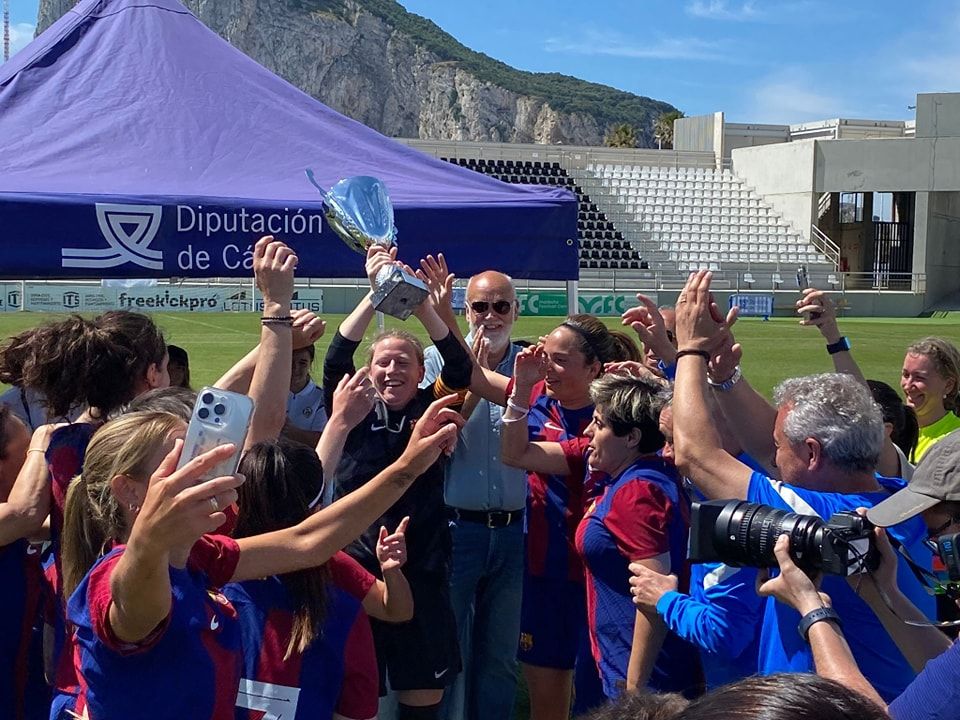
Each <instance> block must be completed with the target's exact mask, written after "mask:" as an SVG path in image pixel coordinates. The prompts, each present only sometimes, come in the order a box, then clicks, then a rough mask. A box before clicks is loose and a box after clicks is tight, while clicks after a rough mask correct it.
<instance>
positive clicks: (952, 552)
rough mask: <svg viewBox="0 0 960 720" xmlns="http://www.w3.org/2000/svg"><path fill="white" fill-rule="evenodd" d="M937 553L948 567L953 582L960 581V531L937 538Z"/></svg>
mask: <svg viewBox="0 0 960 720" xmlns="http://www.w3.org/2000/svg"><path fill="white" fill-rule="evenodd" d="M937 554H938V555H940V559H941V560H943V566H944V567H945V568H946V569H947V577H948V578H949V579H950V581H951V582H957V581H960V533H950V534H949V535H941V536H939V537H938V538H937Z"/></svg>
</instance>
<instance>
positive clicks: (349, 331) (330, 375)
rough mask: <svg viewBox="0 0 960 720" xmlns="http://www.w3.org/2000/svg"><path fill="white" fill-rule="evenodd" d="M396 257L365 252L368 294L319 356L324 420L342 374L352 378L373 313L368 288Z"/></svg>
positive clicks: (373, 249) (379, 251)
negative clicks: (324, 411) (320, 360)
mask: <svg viewBox="0 0 960 720" xmlns="http://www.w3.org/2000/svg"><path fill="white" fill-rule="evenodd" d="M396 254H397V251H396V248H395V247H394V248H391V249H390V251H387V250H385V249H384V248H382V247H380V246H379V245H373V246H371V247H370V249H369V250H368V251H367V262H366V266H365V268H366V273H367V280H368V281H369V282H370V287H371V292H370V293H367V294H366V295H365V296H364V297H363V298H361V300H360V302H359V303H357V306H356V307H355V308H354V309H353V312H351V313H350V314H349V315H347V317H346V318H344V320H343V322H342V323H340V327H339V328H338V329H337V332H336V333H335V334H334V336H333V339H332V340H331V341H330V346H329V347H328V348H327V352H326V354H325V355H324V356H323V382H322V385H323V404H324V409H325V410H326V411H327V416H328V417H329V416H330V415H332V414H333V390H334V388H336V387H337V385H338V383H339V382H340V380H342V379H343V376H344V375H353V372H354V370H356V366H355V365H354V360H353V355H354V353H355V352H356V351H357V348H358V347H360V343H361V342H362V341H363V336H364V334H365V333H366V332H367V328H368V327H369V326H370V321H371V320H373V316H374V315H375V314H376V310H374V308H373V302H372V301H371V298H372V297H373V294H372V293H373V291H372V288H373V287H374V285H375V283H376V279H377V273H378V272H380V269H381V268H383V267H384V266H386V265H389V264H390V263H392V262H393V258H394V257H395V256H396ZM321 439H322V438H321Z"/></svg>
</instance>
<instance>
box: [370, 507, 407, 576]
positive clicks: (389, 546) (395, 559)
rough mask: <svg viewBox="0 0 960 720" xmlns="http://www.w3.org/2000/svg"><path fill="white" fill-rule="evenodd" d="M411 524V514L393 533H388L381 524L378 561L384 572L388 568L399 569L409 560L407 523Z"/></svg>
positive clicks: (378, 540)
mask: <svg viewBox="0 0 960 720" xmlns="http://www.w3.org/2000/svg"><path fill="white" fill-rule="evenodd" d="M409 524H410V516H409V515H408V516H406V517H404V518H403V520H401V521H400V524H399V525H397V529H396V530H395V531H394V532H393V533H392V534H389V535H388V534H387V529H386V528H385V527H384V526H383V525H381V526H380V536H379V537H378V538H377V561H378V562H379V563H380V569H381V570H382V571H383V572H387V571H388V570H399V569H400V568H402V567H403V566H404V564H406V562H407V537H406V532H407V525H409Z"/></svg>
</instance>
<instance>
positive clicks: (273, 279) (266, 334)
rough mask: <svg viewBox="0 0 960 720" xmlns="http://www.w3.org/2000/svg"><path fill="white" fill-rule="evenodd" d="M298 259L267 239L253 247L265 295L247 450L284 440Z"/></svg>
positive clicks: (256, 273) (255, 267)
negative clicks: (293, 299)
mask: <svg viewBox="0 0 960 720" xmlns="http://www.w3.org/2000/svg"><path fill="white" fill-rule="evenodd" d="M296 267H297V256H296V255H295V254H294V252H293V250H291V249H290V248H289V247H287V246H286V245H285V244H284V243H282V242H279V241H277V240H274V239H273V237H271V236H269V235H268V236H267V237H263V238H260V240H258V241H257V244H256V245H255V246H254V248H253V272H254V277H256V280H257V287H258V288H259V289H260V292H261V293H262V294H263V319H262V320H261V327H260V355H259V357H258V358H257V364H256V367H255V368H254V371H253V379H252V380H251V381H250V398H251V399H252V400H253V408H254V409H253V417H252V418H251V420H250V431H249V432H248V433H247V439H246V441H245V442H244V450H246V449H248V448H250V447H251V446H253V445H255V444H256V443H258V442H261V441H262V440H273V439H276V438H277V437H279V435H280V431H281V430H282V429H283V424H284V422H286V419H287V395H288V394H289V392H290V365H291V361H292V357H293V355H292V353H293V331H292V324H293V321H292V319H289V318H290V299H291V298H292V297H293V272H294V270H295V269H296Z"/></svg>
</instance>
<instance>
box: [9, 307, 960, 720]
mask: <svg viewBox="0 0 960 720" xmlns="http://www.w3.org/2000/svg"><path fill="white" fill-rule="evenodd" d="M54 317H56V316H53V315H43V314H35V313H17V314H8V315H0V337H7V336H9V335H10V334H12V333H16V332H19V331H20V330H23V329H25V328H29V327H32V326H34V325H37V324H39V323H42V322H45V321H47V320H50V319H52V318H54ZM325 319H326V320H327V328H328V332H327V334H326V335H325V336H324V337H323V338H322V339H321V341H320V343H319V347H318V350H319V352H318V356H319V357H322V354H323V351H324V350H325V349H326V346H327V344H328V343H329V341H330V338H331V337H332V336H333V332H334V329H335V328H336V326H337V324H338V323H339V322H340V321H341V320H342V319H343V316H342V315H331V316H327V317H326V318H325ZM156 320H157V322H158V323H159V324H160V326H161V327H162V328H163V331H164V333H165V334H166V336H167V339H168V341H169V342H171V343H174V344H177V345H181V346H182V347H184V348H186V349H187V351H188V352H189V353H190V364H191V378H192V382H193V386H194V387H197V388H198V387H201V386H203V385H208V384H210V383H213V382H214V381H215V380H216V379H217V378H218V377H219V376H220V375H221V374H222V373H223V372H224V371H225V370H226V369H227V368H229V367H230V365H231V364H232V363H233V362H235V361H236V360H237V359H238V358H240V357H241V356H242V355H243V354H244V353H246V352H247V351H248V350H249V349H250V348H251V347H253V345H254V344H255V343H256V342H257V339H258V337H259V323H258V318H257V317H256V316H255V315H253V314H237V313H220V314H213V313H209V314H208V313H192V314H188V313H169V314H160V315H157V316H156ZM561 321H562V318H557V317H525V318H520V320H519V321H518V322H517V325H516V328H515V332H514V336H515V337H516V338H518V339H526V340H535V339H536V338H537V337H539V336H540V335H543V334H545V333H547V332H549V331H550V330H551V329H553V328H554V327H556V326H557V325H558V324H559V323H560V322H561ZM395 322H396V321H393V320H392V319H389V318H388V325H391V326H392V325H393V324H394V323H395ZM606 322H607V323H608V324H609V325H610V326H616V325H618V323H619V320H618V319H616V318H607V319H606ZM397 324H399V323H397ZM406 327H408V328H409V329H410V330H411V331H413V332H414V333H416V334H417V335H418V336H419V337H421V338H425V336H426V334H425V333H424V332H423V329H422V328H421V327H420V326H419V324H418V323H417V322H416V321H410V322H409V323H407V324H406ZM841 330H842V331H843V332H844V333H845V334H846V335H847V336H848V337H849V338H850V341H851V343H852V344H853V351H854V354H855V357H856V358H857V360H858V362H859V363H860V366H861V368H862V369H863V371H864V374H865V375H866V376H867V377H868V378H875V379H878V380H883V381H885V382H887V383H889V384H891V385H892V386H893V387H895V388H898V387H899V384H898V383H899V377H900V365H901V362H902V360H903V353H904V349H905V348H906V346H907V345H908V344H909V343H910V342H912V341H914V340H916V339H918V338H921V337H924V336H927V335H941V336H943V337H946V338H949V339H951V340H952V341H953V342H954V343H958V344H960V317H957V316H956V315H955V316H951V317H948V318H945V319H944V318H938V319H883V318H870V319H845V320H843V321H842V322H841ZM372 334H373V332H371V333H370V335H371V336H372ZM736 335H737V339H738V341H739V342H741V343H742V344H743V346H744V360H743V366H744V372H745V373H746V375H747V376H748V377H749V378H750V380H751V382H752V383H753V384H754V386H755V387H756V388H757V389H759V390H760V391H761V392H764V393H766V394H768V395H769V394H770V392H771V390H772V388H773V386H774V385H775V384H776V383H777V382H778V381H780V380H782V379H783V378H786V377H791V376H795V375H803V374H809V373H815V372H828V371H830V370H831V369H832V365H831V363H830V357H829V356H828V355H827V353H826V352H825V351H824V348H823V345H824V343H823V340H822V339H821V337H820V334H819V332H817V331H816V329H814V328H803V327H800V326H799V325H798V324H797V323H796V321H794V320H792V319H787V318H775V319H773V320H770V321H769V322H763V321H761V320H759V319H754V318H746V319H743V320H741V321H740V322H738V323H737V326H736ZM319 372H320V367H319V362H318V363H317V364H316V367H315V372H314V375H315V376H318V375H319ZM515 717H516V718H517V720H526V718H528V717H529V700H528V698H527V693H526V687H525V685H524V683H523V682H522V680H521V683H520V688H519V692H518V696H517V704H516V707H515Z"/></svg>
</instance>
